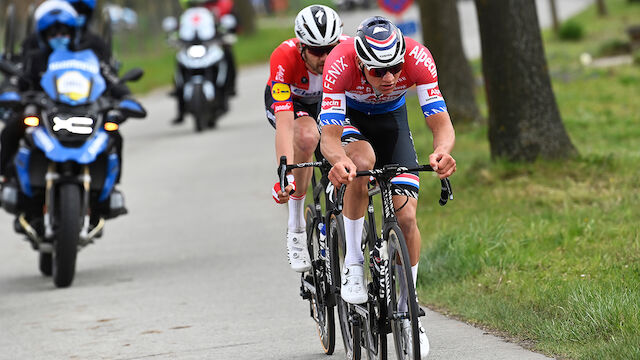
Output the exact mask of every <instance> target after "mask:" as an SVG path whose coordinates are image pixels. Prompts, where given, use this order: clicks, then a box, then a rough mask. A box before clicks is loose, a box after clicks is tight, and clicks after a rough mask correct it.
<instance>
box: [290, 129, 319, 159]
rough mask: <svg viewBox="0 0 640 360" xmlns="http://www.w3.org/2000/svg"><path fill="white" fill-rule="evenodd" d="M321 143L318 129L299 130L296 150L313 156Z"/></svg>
mask: <svg viewBox="0 0 640 360" xmlns="http://www.w3.org/2000/svg"><path fill="white" fill-rule="evenodd" d="M318 141H320V134H319V133H318V130H317V129H316V128H298V129H297V131H296V141H295V143H296V148H297V150H298V151H301V152H302V153H304V154H309V155H311V154H313V152H314V151H315V150H316V147H317V146H318Z"/></svg>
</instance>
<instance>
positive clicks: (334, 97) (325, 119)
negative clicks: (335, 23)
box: [318, 42, 354, 126]
mask: <svg viewBox="0 0 640 360" xmlns="http://www.w3.org/2000/svg"><path fill="white" fill-rule="evenodd" d="M352 47H353V45H351V46H349V45H348V42H343V43H341V44H340V45H338V46H337V47H336V48H335V49H333V51H331V53H330V54H329V56H328V57H327V60H326V61H325V63H324V70H323V72H322V73H323V77H322V105H321V109H320V116H319V120H318V122H319V124H320V126H325V125H340V126H342V125H343V124H344V119H345V116H346V113H347V98H346V95H345V89H346V85H347V82H348V79H349V77H350V71H353V70H354V69H353V67H354V65H353V64H350V63H349V62H348V61H347V55H346V53H345V52H346V50H348V49H349V48H352Z"/></svg>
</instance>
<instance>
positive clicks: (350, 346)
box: [327, 214, 361, 360]
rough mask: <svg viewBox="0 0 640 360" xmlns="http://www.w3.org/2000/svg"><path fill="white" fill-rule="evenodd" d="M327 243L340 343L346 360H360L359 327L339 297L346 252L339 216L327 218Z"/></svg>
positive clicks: (347, 306) (342, 227)
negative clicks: (340, 335) (340, 336)
mask: <svg viewBox="0 0 640 360" xmlns="http://www.w3.org/2000/svg"><path fill="white" fill-rule="evenodd" d="M327 235H328V241H329V249H330V250H331V252H330V259H331V274H332V275H333V281H332V283H333V286H334V289H333V293H334V294H335V298H336V306H337V307H338V319H339V321H340V331H341V332H342V341H343V343H344V351H345V353H346V354H347V360H360V357H361V352H360V351H361V349H360V327H359V326H358V325H357V324H356V326H354V322H356V320H351V319H350V314H349V312H350V311H349V304H348V303H346V302H345V301H344V300H342V297H341V296H340V286H341V284H342V281H341V274H342V267H343V266H344V255H345V252H346V249H347V248H346V246H347V245H346V242H345V238H344V223H343V220H342V216H341V215H335V214H331V216H330V218H329V231H328V233H327Z"/></svg>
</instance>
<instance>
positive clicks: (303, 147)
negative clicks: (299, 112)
mask: <svg viewBox="0 0 640 360" xmlns="http://www.w3.org/2000/svg"><path fill="white" fill-rule="evenodd" d="M319 140H320V133H319V132H318V126H317V124H316V121H315V119H314V118H312V117H311V116H308V115H303V116H300V117H296V118H295V121H294V131H293V148H294V149H293V150H294V155H293V157H294V162H296V163H301V162H309V161H311V160H312V159H313V152H314V151H315V149H316V147H317V146H318V141H319ZM292 172H293V177H294V178H295V181H296V188H297V190H296V193H295V194H293V195H291V198H290V200H289V223H288V224H289V225H288V226H289V231H292V232H303V231H304V229H305V221H304V199H305V194H306V191H307V188H308V187H309V182H310V180H311V174H312V172H313V168H310V167H309V168H303V169H295V170H293V171H292Z"/></svg>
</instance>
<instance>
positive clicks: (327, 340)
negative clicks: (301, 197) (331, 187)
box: [304, 204, 336, 355]
mask: <svg viewBox="0 0 640 360" xmlns="http://www.w3.org/2000/svg"><path fill="white" fill-rule="evenodd" d="M304 218H305V220H306V222H307V246H308V248H309V255H310V256H311V264H312V267H311V269H312V270H311V273H310V276H309V278H310V280H311V281H310V282H311V283H312V284H313V286H314V287H315V289H316V293H315V294H311V296H310V298H309V301H310V306H311V315H312V317H313V319H314V320H315V321H316V326H317V329H318V336H319V337H320V343H321V344H322V349H323V350H324V353H325V354H327V355H331V354H333V350H334V349H335V345H336V327H335V318H334V313H333V307H334V306H333V305H329V304H330V301H329V295H330V291H331V289H330V285H329V276H331V269H329V267H328V266H327V262H326V261H325V259H326V252H325V253H324V254H323V250H322V247H321V244H320V236H321V233H320V229H318V220H317V219H316V218H315V207H314V205H313V204H310V205H307V207H306V208H305V211H304ZM325 241H326V240H325Z"/></svg>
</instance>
